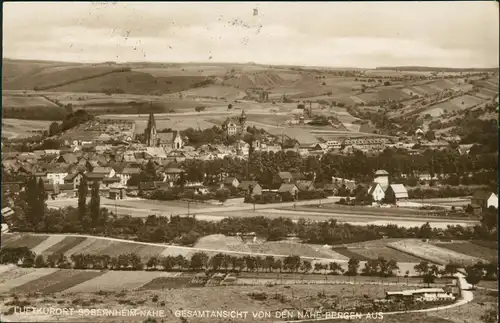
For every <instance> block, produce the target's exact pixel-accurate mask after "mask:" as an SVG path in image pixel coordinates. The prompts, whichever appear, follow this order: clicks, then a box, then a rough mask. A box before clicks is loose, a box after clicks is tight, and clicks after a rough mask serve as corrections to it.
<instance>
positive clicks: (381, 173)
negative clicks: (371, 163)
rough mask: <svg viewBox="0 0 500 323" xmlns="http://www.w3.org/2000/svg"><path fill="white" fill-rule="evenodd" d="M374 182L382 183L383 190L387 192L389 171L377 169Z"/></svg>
mask: <svg viewBox="0 0 500 323" xmlns="http://www.w3.org/2000/svg"><path fill="white" fill-rule="evenodd" d="M373 182H374V183H378V184H380V186H381V188H382V190H383V191H384V192H385V191H386V190H387V188H388V187H389V173H388V172H387V171H385V170H383V169H379V170H377V171H376V172H375V178H374V179H373Z"/></svg>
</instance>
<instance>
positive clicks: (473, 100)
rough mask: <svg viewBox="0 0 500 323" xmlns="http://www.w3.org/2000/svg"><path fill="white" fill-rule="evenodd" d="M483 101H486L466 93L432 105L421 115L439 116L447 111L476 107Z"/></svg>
mask: <svg viewBox="0 0 500 323" xmlns="http://www.w3.org/2000/svg"><path fill="white" fill-rule="evenodd" d="M462 102H463V104H462ZM483 102H484V101H483V100H481V99H479V98H477V97H474V96H470V95H464V96H460V97H458V98H453V99H451V100H448V101H445V102H442V103H438V104H436V105H433V106H430V107H429V109H427V110H425V111H423V112H421V113H420V115H426V114H430V115H431V116H433V117H439V116H441V115H442V114H443V113H445V112H454V111H458V110H466V109H470V108H471V107H474V106H476V105H478V104H481V103H483Z"/></svg>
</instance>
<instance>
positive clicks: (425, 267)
mask: <svg viewBox="0 0 500 323" xmlns="http://www.w3.org/2000/svg"><path fill="white" fill-rule="evenodd" d="M413 269H415V271H416V272H417V273H418V274H419V276H423V275H424V274H425V273H427V272H428V271H429V262H428V261H421V262H420V263H419V264H418V265H415V266H414V267H413Z"/></svg>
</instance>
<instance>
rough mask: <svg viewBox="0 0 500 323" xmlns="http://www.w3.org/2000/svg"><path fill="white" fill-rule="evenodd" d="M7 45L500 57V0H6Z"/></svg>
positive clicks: (389, 61) (356, 62) (159, 57)
mask: <svg viewBox="0 0 500 323" xmlns="http://www.w3.org/2000/svg"><path fill="white" fill-rule="evenodd" d="M2 36H3V44H2V45H3V55H5V56H7V57H13V58H15V59H36V60H54V58H56V60H58V61H61V62H81V63H94V64H95V63H98V62H106V61H115V62H117V63H125V62H137V61H144V62H152V63H160V62H172V63H186V62H200V63H201V62H203V63H205V62H206V63H211V62H220V63H222V62H243V63H246V62H253V61H255V62H259V64H263V65H279V66H280V65H281V66H307V67H330V68H345V67H346V66H347V67H353V68H361V69H373V68H377V67H392V66H441V67H442V68H469V69H470V68H491V67H490V66H498V65H499V47H500V44H499V38H500V35H499V17H498V3H497V2H493V1H459V2H446V1H432V2H387V1H383V2H203V3H202V2H196V3H193V2H191V3H190V2H182V3H181V2H144V3H139V2H23V1H19V2H6V3H4V4H3V35H2Z"/></svg>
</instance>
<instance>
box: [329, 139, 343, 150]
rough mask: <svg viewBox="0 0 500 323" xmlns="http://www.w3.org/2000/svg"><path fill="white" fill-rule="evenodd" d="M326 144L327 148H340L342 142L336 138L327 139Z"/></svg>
mask: <svg viewBox="0 0 500 323" xmlns="http://www.w3.org/2000/svg"><path fill="white" fill-rule="evenodd" d="M326 146H327V148H328V149H335V150H339V149H340V148H342V143H341V142H340V141H338V140H329V141H327V142H326Z"/></svg>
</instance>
